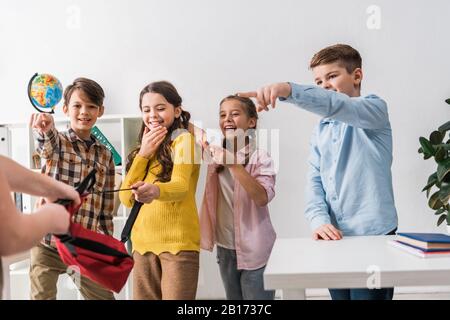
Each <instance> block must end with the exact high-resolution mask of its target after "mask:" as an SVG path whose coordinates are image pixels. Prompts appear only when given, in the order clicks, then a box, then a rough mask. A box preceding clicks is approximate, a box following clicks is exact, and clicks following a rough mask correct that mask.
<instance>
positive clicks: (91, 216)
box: [33, 129, 115, 246]
mask: <svg viewBox="0 0 450 320" xmlns="http://www.w3.org/2000/svg"><path fill="white" fill-rule="evenodd" d="M33 133H34V137H35V139H36V141H37V142H38V143H37V148H36V150H37V152H38V153H39V155H40V156H41V158H42V159H44V160H45V164H44V165H43V166H42V173H44V174H46V175H48V176H50V177H53V178H55V179H56V180H59V181H62V182H64V183H67V184H68V185H71V186H73V187H77V185H78V184H79V183H80V182H81V181H82V180H83V179H84V178H85V177H86V176H87V175H88V173H89V172H90V171H91V170H92V169H93V168H95V169H96V170H97V172H96V174H95V180H96V181H95V184H94V187H93V190H92V191H102V190H113V189H114V177H115V167H114V161H113V157H112V154H111V152H110V151H109V150H108V149H106V147H105V146H104V145H103V144H101V143H100V142H99V141H98V140H97V139H96V138H95V137H94V136H93V135H91V139H92V141H93V143H91V144H89V143H87V142H86V141H84V140H82V139H80V138H79V137H78V136H77V135H76V133H75V132H74V131H73V130H72V129H69V130H67V131H64V132H58V131H57V130H56V129H52V130H50V131H48V132H46V133H45V134H40V133H39V132H38V131H37V130H34V131H33ZM39 202H40V203H41V204H42V203H44V201H43V199H41V201H39ZM113 209H114V194H113V193H103V194H90V195H89V196H88V197H87V198H86V199H85V200H84V202H83V204H82V206H81V208H80V210H78V212H76V213H75V214H74V215H73V217H72V221H73V222H75V223H80V224H81V225H82V226H83V227H85V228H87V229H89V230H93V231H96V232H99V233H103V234H107V235H112V234H113V222H112V219H113ZM43 243H44V244H46V245H51V246H55V243H54V240H52V239H51V236H49V235H47V236H46V237H45V238H44V241H43Z"/></svg>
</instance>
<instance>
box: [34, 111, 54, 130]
mask: <svg viewBox="0 0 450 320" xmlns="http://www.w3.org/2000/svg"><path fill="white" fill-rule="evenodd" d="M30 127H31V128H33V129H37V130H38V131H39V133H41V134H44V133H46V132H48V131H50V130H51V129H53V128H54V127H55V124H54V120H53V116H52V115H50V114H47V113H33V114H32V115H31V118H30Z"/></svg>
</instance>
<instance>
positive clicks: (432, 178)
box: [422, 172, 437, 198]
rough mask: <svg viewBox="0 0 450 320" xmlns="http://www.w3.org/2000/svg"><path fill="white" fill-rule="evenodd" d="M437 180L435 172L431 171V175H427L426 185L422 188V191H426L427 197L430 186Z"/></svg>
mask: <svg viewBox="0 0 450 320" xmlns="http://www.w3.org/2000/svg"><path fill="white" fill-rule="evenodd" d="M436 182H437V173H436V172H435V173H433V174H432V175H431V176H429V177H428V182H427V185H426V186H425V187H424V188H423V189H422V192H424V191H425V190H426V191H427V198H428V196H429V195H430V190H431V187H433V186H434V185H435V184H436Z"/></svg>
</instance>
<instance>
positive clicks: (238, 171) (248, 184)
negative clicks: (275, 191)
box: [230, 164, 268, 207]
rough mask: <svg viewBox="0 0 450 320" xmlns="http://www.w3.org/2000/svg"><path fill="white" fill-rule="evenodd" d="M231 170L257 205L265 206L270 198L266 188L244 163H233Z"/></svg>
mask: <svg viewBox="0 0 450 320" xmlns="http://www.w3.org/2000/svg"><path fill="white" fill-rule="evenodd" d="M230 171H231V172H232V173H233V176H234V178H235V179H237V180H238V181H239V183H240V184H241V185H242V187H243V188H244V190H245V191H246V192H247V193H248V195H249V196H250V198H251V199H252V200H253V201H254V202H255V203H256V205H257V206H259V207H263V206H265V205H267V203H268V198H267V192H266V189H264V187H263V186H261V185H260V184H259V183H258V181H257V180H256V179H255V178H253V177H252V176H251V175H250V174H249V173H248V172H247V170H245V168H244V167H243V166H242V165H240V164H236V165H232V166H230Z"/></svg>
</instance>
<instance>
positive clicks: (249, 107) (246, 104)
mask: <svg viewBox="0 0 450 320" xmlns="http://www.w3.org/2000/svg"><path fill="white" fill-rule="evenodd" d="M230 100H235V101H238V102H239V103H240V105H241V107H242V110H244V113H245V114H246V116H247V117H249V118H253V119H255V127H254V128H251V129H256V127H257V122H258V111H256V106H255V104H254V103H253V101H252V99H250V98H244V97H240V96H237V95H230V96H227V97H225V98H223V99H222V101H220V104H219V105H220V106H221V105H222V104H223V103H224V102H225V101H230ZM254 138H255V132H254V130H249V131H247V132H246V134H245V145H246V146H247V145H248V144H249V143H250V139H254ZM233 145H234V150H233V152H234V153H236V152H237V149H236V148H237V143H236V141H235V143H234V144H233ZM222 147H223V148H224V149H226V147H227V140H226V139H225V138H224V139H223V140H222ZM250 155H251V154H250V153H249V152H247V153H246V154H245V161H244V167H245V166H246V165H247V164H248V162H249V161H250ZM224 160H225V159H224ZM224 168H225V167H224V166H223V165H219V166H217V169H216V172H217V173H220V172H222V171H223V170H224Z"/></svg>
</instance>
